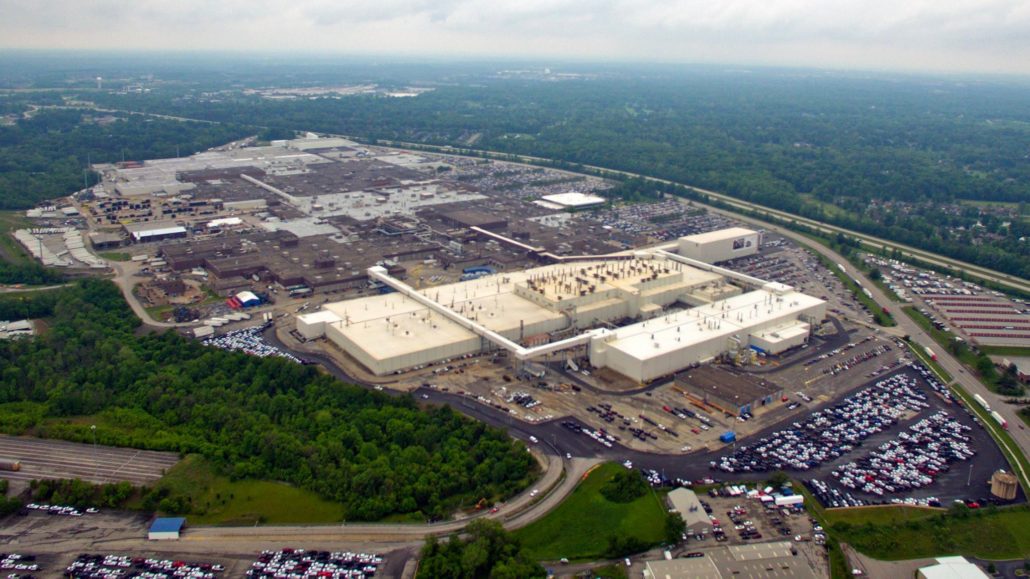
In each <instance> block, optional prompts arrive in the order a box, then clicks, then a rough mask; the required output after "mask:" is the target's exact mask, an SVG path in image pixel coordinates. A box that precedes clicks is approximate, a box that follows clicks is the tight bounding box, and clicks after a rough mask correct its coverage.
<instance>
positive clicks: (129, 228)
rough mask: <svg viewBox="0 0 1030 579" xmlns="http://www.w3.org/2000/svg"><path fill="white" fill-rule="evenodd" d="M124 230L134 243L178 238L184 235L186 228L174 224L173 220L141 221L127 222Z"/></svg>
mask: <svg viewBox="0 0 1030 579" xmlns="http://www.w3.org/2000/svg"><path fill="white" fill-rule="evenodd" d="M125 231H126V232H127V233H128V234H129V236H130V237H131V238H132V240H133V241H135V242H136V243H146V242H149V241H162V240H165V239H180V238H183V237H186V228H185V227H183V226H181V225H176V224H175V223H174V222H169V221H166V222H156V221H150V222H143V223H129V224H127V225H126V226H125Z"/></svg>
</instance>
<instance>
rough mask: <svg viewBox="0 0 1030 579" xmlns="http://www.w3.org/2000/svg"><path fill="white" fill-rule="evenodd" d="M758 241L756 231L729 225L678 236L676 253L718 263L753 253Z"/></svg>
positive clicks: (756, 248) (758, 243)
mask: <svg viewBox="0 0 1030 579" xmlns="http://www.w3.org/2000/svg"><path fill="white" fill-rule="evenodd" d="M760 242H761V239H760V238H759V235H758V232H757V231H752V230H750V229H744V228H743V227H729V228H727V229H719V230H717V231H709V232H708V233H698V234H697V235H688V236H686V237H681V238H679V242H678V253H679V254H680V255H682V256H683V257H689V258H691V259H696V260H698V261H703V262H705V263H718V262H720V261H729V260H731V259H736V258H738V257H744V256H747V255H754V254H756V253H758V246H759V245H760Z"/></svg>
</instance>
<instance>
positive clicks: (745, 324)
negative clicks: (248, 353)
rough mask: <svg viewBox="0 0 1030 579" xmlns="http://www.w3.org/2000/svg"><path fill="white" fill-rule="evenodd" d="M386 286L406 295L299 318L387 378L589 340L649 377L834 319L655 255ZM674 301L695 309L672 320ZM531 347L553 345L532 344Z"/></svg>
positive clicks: (633, 373) (608, 363)
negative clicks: (559, 338) (495, 353)
mask: <svg viewBox="0 0 1030 579" xmlns="http://www.w3.org/2000/svg"><path fill="white" fill-rule="evenodd" d="M376 275H384V276H385V272H379V273H377V274H376ZM383 280H384V281H385V282H388V283H389V284H390V285H392V286H394V287H395V289H398V290H401V291H399V292H397V293H391V294H385V295H378V296H372V297H366V298H360V299H355V300H350V301H345V302H336V303H330V304H326V305H325V306H324V309H323V310H322V311H319V312H314V313H311V314H305V315H301V316H298V318H297V329H298V332H299V333H300V334H301V335H302V336H304V337H305V338H307V339H314V338H318V337H321V336H323V335H324V336H326V337H327V338H328V339H329V340H331V341H332V342H334V343H335V344H336V345H338V346H339V347H340V348H342V349H343V350H344V351H346V352H347V353H348V354H350V355H351V356H353V357H354V358H355V359H357V360H358V361H359V362H361V363H362V364H363V365H364V366H365V367H366V368H368V369H369V370H370V371H372V372H373V373H375V374H377V375H384V374H389V373H393V372H397V371H401V370H407V369H410V368H413V367H416V366H420V365H424V364H431V363H435V362H439V361H442V360H445V359H448V358H454V357H459V356H462V355H465V354H474V353H479V352H481V351H483V350H484V349H488V348H491V347H500V348H505V349H507V350H510V351H512V352H514V353H515V354H516V357H517V358H518V359H520V360H528V359H532V358H534V357H537V356H538V355H546V354H550V353H553V352H555V351H558V350H562V349H567V348H570V347H579V346H583V345H586V346H587V349H588V353H589V357H590V362H591V364H593V365H594V366H595V367H609V368H612V369H613V370H616V371H617V372H619V373H621V374H623V375H625V376H627V377H629V378H631V379H633V380H637V381H647V380H651V379H654V378H656V377H659V376H663V375H667V374H671V373H673V372H676V371H678V370H681V369H683V368H685V367H687V366H689V365H691V364H693V363H696V362H701V361H705V360H708V359H711V358H714V357H716V356H718V355H720V354H722V353H725V352H731V351H733V350H736V349H740V348H746V347H748V346H749V345H750V342H751V341H752V339H754V341H755V342H756V343H759V342H760V343H761V344H763V345H764V346H765V347H767V348H772V347H771V346H769V343H770V341H771V342H774V343H776V344H780V345H783V344H786V343H793V342H794V341H796V340H799V339H807V336H808V326H807V324H808V323H810V322H815V321H821V320H822V319H823V317H824V315H825V302H823V301H822V300H818V299H816V298H813V297H810V296H806V295H804V294H801V293H799V292H796V291H794V290H793V289H792V288H790V287H788V286H784V285H782V284H766V286H765V287H763V288H762V289H760V290H757V291H752V292H748V293H741V291H742V290H741V288H740V287H738V286H735V285H731V284H729V283H728V282H727V280H726V278H725V277H724V276H723V275H720V274H719V273H716V272H713V271H703V270H702V269H698V268H696V267H692V266H690V265H686V264H683V263H679V262H677V261H675V260H672V259H668V258H666V257H661V256H658V255H656V254H648V253H640V254H638V255H636V256H635V257H633V258H627V259H608V260H604V259H598V260H597V261H587V262H574V263H563V264H555V265H549V266H544V267H538V268H533V269H529V270H525V271H519V272H511V273H501V274H495V275H492V276H488V277H484V278H479V279H476V280H471V281H466V282H460V283H455V284H449V285H444V286H440V287H435V288H430V289H425V290H421V291H417V292H416V290H413V289H412V288H410V287H407V286H405V285H404V284H403V283H401V282H399V281H397V280H392V279H389V278H388V277H384V278H383ZM674 303H679V304H683V305H686V306H693V307H691V308H690V309H687V310H684V311H680V312H677V313H674V314H666V313H664V312H665V311H666V308H667V307H668V306H670V305H672V304H674ZM627 317H628V318H638V319H643V320H644V321H642V322H639V323H636V324H633V325H630V326H626V327H623V328H619V329H617V330H614V331H613V330H605V329H595V330H590V329H589V328H596V327H597V326H599V325H601V324H603V323H605V322H610V321H613V320H617V319H622V318H627ZM559 331H561V332H562V333H563V337H566V336H570V335H571V336H576V334H579V336H578V338H576V339H568V341H567V342H563V343H561V344H559V345H558V346H553V345H549V344H548V343H549V342H553V340H552V339H551V335H552V334H553V333H554V332H559ZM583 331H585V333H582V332H583ZM752 334H758V335H757V336H756V337H754V338H752ZM773 334H775V335H776V336H787V337H786V338H785V339H780V338H776V337H772V335H773ZM529 343H533V344H545V345H546V346H542V347H539V349H534V348H526V347H524V345H526V344H529ZM772 349H775V348H772Z"/></svg>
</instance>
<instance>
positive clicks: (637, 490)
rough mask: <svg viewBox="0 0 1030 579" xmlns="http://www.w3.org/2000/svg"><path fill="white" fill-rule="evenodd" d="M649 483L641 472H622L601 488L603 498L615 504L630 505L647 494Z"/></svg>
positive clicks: (627, 470)
mask: <svg viewBox="0 0 1030 579" xmlns="http://www.w3.org/2000/svg"><path fill="white" fill-rule="evenodd" d="M647 489H648V487H647V481H645V480H644V477H643V476H642V475H641V474H640V471H637V470H633V469H626V470H621V471H619V472H617V473H615V475H613V476H612V478H611V479H609V480H608V481H607V482H606V483H604V486H602V487H601V496H603V497H604V498H606V499H608V500H609V501H612V502H613V503H629V502H632V501H634V500H636V499H637V498H639V497H642V496H644V493H646V492H647Z"/></svg>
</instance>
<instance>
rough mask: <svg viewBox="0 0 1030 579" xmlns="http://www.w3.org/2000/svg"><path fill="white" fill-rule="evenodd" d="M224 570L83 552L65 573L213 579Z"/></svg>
mask: <svg viewBox="0 0 1030 579" xmlns="http://www.w3.org/2000/svg"><path fill="white" fill-rule="evenodd" d="M222 571H225V568H224V567H223V566H222V565H219V564H217V563H197V562H188V561H176V560H173V559H145V558H143V557H129V556H128V555H110V554H108V555H104V554H92V553H82V554H80V555H79V556H78V557H76V558H75V561H73V562H72V564H71V565H69V566H68V567H67V568H66V569H65V570H64V572H65V577H75V578H82V579H121V578H123V577H124V578H139V579H172V578H177V577H181V578H188V579H213V578H214V577H215V576H216V574H218V573H221V572H222Z"/></svg>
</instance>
